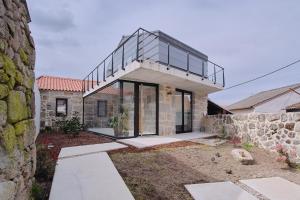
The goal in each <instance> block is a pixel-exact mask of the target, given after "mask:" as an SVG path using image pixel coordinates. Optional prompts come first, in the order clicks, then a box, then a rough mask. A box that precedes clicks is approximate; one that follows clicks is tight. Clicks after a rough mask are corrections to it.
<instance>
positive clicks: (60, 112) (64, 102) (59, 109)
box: [56, 99, 68, 116]
mask: <svg viewBox="0 0 300 200" xmlns="http://www.w3.org/2000/svg"><path fill="white" fill-rule="evenodd" d="M67 114H68V99H56V116H67Z"/></svg>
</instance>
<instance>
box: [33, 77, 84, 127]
mask: <svg viewBox="0 0 300 200" xmlns="http://www.w3.org/2000/svg"><path fill="white" fill-rule="evenodd" d="M36 83H37V86H38V88H39V92H40V105H41V108H40V111H41V113H40V127H41V130H43V129H45V128H47V127H53V126H55V122H56V121H57V120H61V119H62V117H66V118H68V119H69V118H71V117H72V116H74V114H75V113H78V116H79V117H80V120H81V121H82V87H81V86H82V83H81V80H79V79H71V78H62V77H53V76H40V77H39V78H37V80H36Z"/></svg>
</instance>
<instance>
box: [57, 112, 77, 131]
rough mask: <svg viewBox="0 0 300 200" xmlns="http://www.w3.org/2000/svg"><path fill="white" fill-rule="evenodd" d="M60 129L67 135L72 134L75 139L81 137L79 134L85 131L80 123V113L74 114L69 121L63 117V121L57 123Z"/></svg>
mask: <svg viewBox="0 0 300 200" xmlns="http://www.w3.org/2000/svg"><path fill="white" fill-rule="evenodd" d="M56 125H57V126H58V128H59V129H60V130H61V131H63V132H64V133H65V134H72V135H73V136H74V137H75V136H78V135H79V132H80V131H81V130H82V129H83V125H82V124H81V123H80V119H79V117H78V112H75V113H74V116H73V117H72V118H71V119H70V120H67V119H66V118H65V117H63V118H62V119H61V120H59V121H57V122H56Z"/></svg>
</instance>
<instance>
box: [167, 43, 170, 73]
mask: <svg viewBox="0 0 300 200" xmlns="http://www.w3.org/2000/svg"><path fill="white" fill-rule="evenodd" d="M169 65H170V44H169V43H168V67H167V70H169Z"/></svg>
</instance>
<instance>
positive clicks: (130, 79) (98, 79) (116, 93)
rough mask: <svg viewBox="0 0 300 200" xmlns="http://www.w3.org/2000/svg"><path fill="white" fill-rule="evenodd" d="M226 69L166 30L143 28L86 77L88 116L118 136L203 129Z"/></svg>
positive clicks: (91, 125)
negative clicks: (211, 98) (211, 101)
mask: <svg viewBox="0 0 300 200" xmlns="http://www.w3.org/2000/svg"><path fill="white" fill-rule="evenodd" d="M223 87H224V69H223V68H222V67H220V66H218V65H217V64H214V63H212V62H210V61H209V60H208V56H206V55H205V54H203V53H201V52H199V51H197V50H195V49H193V48H192V47H189V46H188V45H186V44H184V43H182V42H180V41H178V40H176V39H174V38H172V37H170V36H168V35H167V34H165V33H163V32H161V31H155V32H149V31H146V30H144V29H141V28H140V29H138V30H137V31H136V32H135V33H133V34H132V35H131V36H124V37H123V38H122V40H121V42H120V43H119V45H118V47H117V49H116V50H114V51H113V52H112V53H111V54H110V55H109V56H108V57H107V58H106V59H105V60H104V61H102V62H101V63H100V64H99V65H98V66H96V68H95V69H94V70H93V71H91V72H90V73H89V74H88V75H87V76H86V77H85V78H84V81H83V85H82V88H83V101H84V109H83V110H84V113H83V121H84V124H85V125H86V127H87V128H88V130H89V131H93V132H96V133H100V134H105V135H109V136H112V137H117V138H121V137H137V136H140V135H152V134H159V135H170V134H175V133H183V132H192V131H197V132H200V128H201V127H202V125H201V119H202V117H204V116H205V115H206V114H207V106H208V102H207V96H208V94H210V93H213V92H217V91H220V90H222V89H223Z"/></svg>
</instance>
